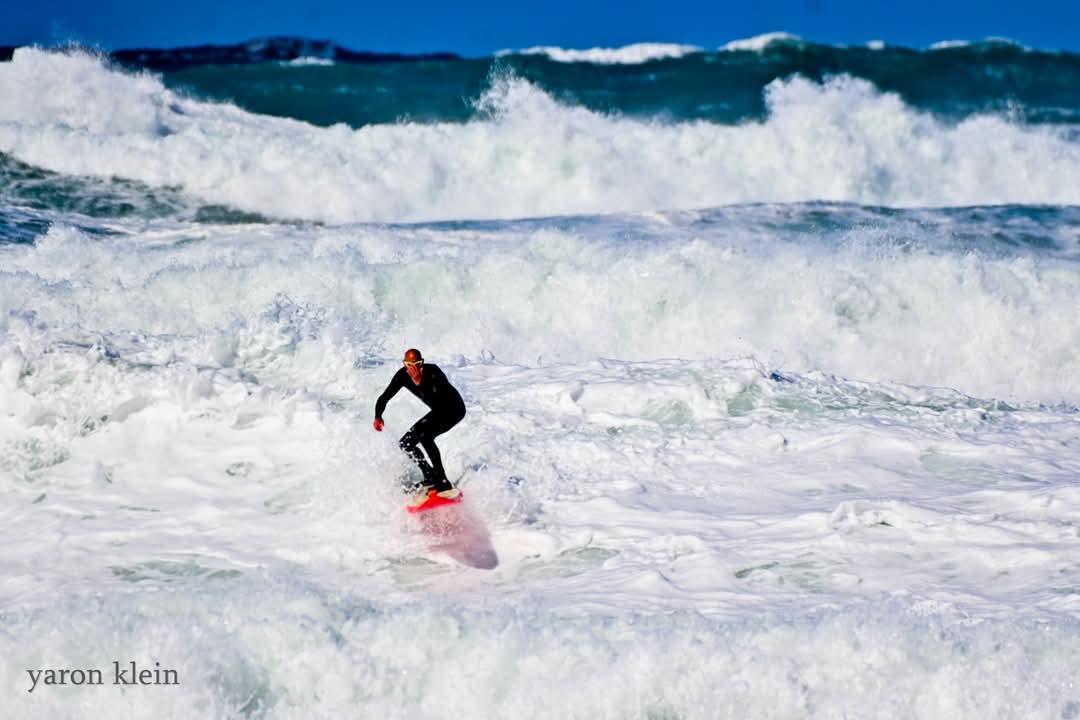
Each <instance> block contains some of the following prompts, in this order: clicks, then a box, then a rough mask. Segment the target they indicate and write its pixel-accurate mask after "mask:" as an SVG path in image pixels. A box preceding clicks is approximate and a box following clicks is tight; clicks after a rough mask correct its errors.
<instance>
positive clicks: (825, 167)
mask: <svg viewBox="0 0 1080 720" xmlns="http://www.w3.org/2000/svg"><path fill="white" fill-rule="evenodd" d="M0 92H2V94H3V96H4V97H6V98H9V99H10V102H6V103H4V105H3V106H2V107H0V151H3V152H6V153H9V154H11V155H13V156H14V157H16V158H18V159H20V160H22V161H25V162H28V163H30V164H33V165H37V166H40V167H43V168H47V169H51V170H55V171H58V172H63V173H76V174H87V175H94V176H102V177H110V176H122V177H129V178H134V179H138V180H141V181H143V182H146V183H148V184H151V185H158V186H178V187H181V188H183V189H184V190H185V191H187V192H188V193H190V194H192V195H194V196H196V197H198V198H201V199H202V200H204V201H206V202H213V203H219V204H227V205H231V206H233V207H237V208H241V209H245V210H251V211H255V212H260V213H264V214H267V215H270V216H277V217H292V218H309V219H319V220H324V221H330V222H345V221H355V220H376V221H414V220H425V219H446V218H467V217H474V218H491V217H501V218H507V217H522V216H536V215H552V214H565V213H597V212H622V211H628V212H629V211H647V210H656V209H664V208H691V207H709V206H715V205H718V204H724V203H738V202H758V201H763V202H772V201H775V202H787V201H796V200H806V199H828V200H840V201H853V202H860V203H868V204H879V205H894V206H908V205H934V206H940V205H964V204H980V203H1006V202H1028V203H1060V204H1070V203H1078V202H1080V189H1078V188H1080V182H1077V178H1078V177H1080V143H1077V142H1076V141H1075V140H1070V139H1069V138H1068V137H1067V135H1066V133H1065V131H1064V130H1061V129H1058V128H1054V127H1048V126H1025V125H1021V124H1016V123H1013V122H1011V121H1009V120H1006V119H1004V118H1000V117H991V116H978V117H972V118H969V119H967V120H964V121H962V122H960V123H957V124H945V123H942V122H940V121H938V120H937V119H935V118H933V117H932V116H930V115H927V114H923V113H920V112H917V111H915V110H913V109H911V108H910V107H908V106H906V105H905V104H904V103H903V102H902V101H901V100H900V99H899V98H898V97H897V96H895V95H891V94H886V93H881V92H878V91H877V90H876V89H875V88H874V87H873V86H872V85H870V84H869V83H867V82H865V81H862V80H857V79H852V78H847V77H840V78H834V79H832V80H829V81H828V82H826V83H825V84H824V85H819V84H816V83H813V82H810V81H808V80H805V79H801V78H792V79H789V80H786V81H776V82H774V83H772V84H771V85H770V86H769V87H768V89H767V91H766V103H767V106H768V110H769V116H768V118H767V119H766V120H765V121H764V122H761V123H746V124H743V125H738V126H725V125H715V124H710V123H706V122H686V123H674V124H664V123H659V122H642V121H636V120H628V119H620V118H617V117H610V116H605V115H601V114H597V113H594V112H590V111H588V110H585V109H583V108H579V107H571V106H566V105H562V104H560V103H558V102H556V101H555V100H554V99H553V98H552V97H550V96H549V95H546V94H545V93H543V92H541V91H540V90H538V89H537V88H536V87H534V86H532V85H530V84H529V83H527V82H525V81H522V80H518V79H514V78H502V79H499V80H496V81H494V83H493V86H492V87H491V89H490V90H489V91H488V92H487V93H486V94H485V95H484V97H483V98H482V99H481V101H480V103H479V107H480V108H481V111H482V118H481V119H476V120H473V121H471V122H468V123H465V124H431V125H420V124H410V123H403V124H396V125H379V126H370V127H365V128H362V129H360V130H353V129H350V128H347V127H345V126H341V125H339V126H334V127H331V128H317V127H313V126H310V125H307V124H304V123H301V122H297V121H293V120H287V119H280V118H269V117H263V116H258V115H252V114H249V113H246V112H243V111H241V110H239V109H237V108H235V107H232V106H228V105H218V104H209V103H202V102H196V101H192V100H188V99H185V98H182V97H180V96H177V95H176V94H174V93H172V92H171V91H169V90H166V89H165V88H164V87H163V86H162V85H161V84H160V82H159V81H158V80H157V79H155V78H154V77H152V76H149V75H128V74H123V73H120V72H117V71H112V70H107V69H105V68H104V67H103V66H102V65H101V63H100V61H98V60H97V59H95V58H91V57H88V56H85V55H63V54H56V53H44V52H41V51H38V50H32V49H25V48H22V49H19V50H18V51H16V53H15V57H14V59H13V60H12V62H9V63H3V64H0Z"/></svg>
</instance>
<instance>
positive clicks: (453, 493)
mask: <svg viewBox="0 0 1080 720" xmlns="http://www.w3.org/2000/svg"><path fill="white" fill-rule="evenodd" d="M464 499H465V495H464V494H463V493H462V492H461V491H460V490H458V489H457V488H451V489H450V490H443V491H442V492H435V490H431V489H429V490H427V491H426V492H421V493H418V494H417V495H414V496H413V498H412V499H411V500H410V501H409V502H408V504H406V505H405V509H406V510H407V511H409V512H410V513H412V514H414V515H415V514H416V513H422V512H428V511H429V510H434V509H435V508H440V507H443V506H446V505H457V504H458V503H460V502H461V501H462V500H464Z"/></svg>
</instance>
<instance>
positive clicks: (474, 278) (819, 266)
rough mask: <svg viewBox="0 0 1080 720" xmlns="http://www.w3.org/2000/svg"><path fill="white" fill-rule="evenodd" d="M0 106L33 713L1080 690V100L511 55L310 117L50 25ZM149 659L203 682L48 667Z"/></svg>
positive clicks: (0, 175) (700, 701)
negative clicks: (930, 92) (393, 108)
mask: <svg viewBox="0 0 1080 720" xmlns="http://www.w3.org/2000/svg"><path fill="white" fill-rule="evenodd" d="M759 46H760V47H759ZM657 47H659V46H657ZM747 47H752V48H758V50H757V51H761V47H764V42H759V43H757V44H756V45H752V46H751V45H747ZM642 48H645V49H649V50H650V52H653V51H655V50H656V48H655V47H652V46H646V45H641V46H634V53H637V52H638V51H639V50H640V51H642V52H644V50H642ZM534 50H535V51H538V52H539V51H540V50H542V49H535V48H530V49H529V50H528V51H521V52H522V53H523V54H526V55H528V54H530V53H532V52H533V51H534ZM683 50H685V51H686V52H687V53H693V52H694V49H691V48H683ZM741 51H742V49H741V48H740V47H732V48H729V49H728V50H726V51H725V52H729V53H730V52H741ZM680 52H681V51H680ZM935 52H948V50H936V51H935ZM624 54H625V53H624ZM698 54H700V53H698ZM630 55H631V56H633V58H634V59H633V60H632V61H624V62H626V63H628V64H629V63H631V62H632V63H633V65H634V66H635V67H636V66H637V64H642V63H645V64H647V63H648V62H680V61H682V60H683V58H681V57H680V56H679V54H678V53H674V54H670V53H667V52H665V53H662V54H661V55H659V56H658V57H657V58H651V57H646V58H641V57H637V56H636V55H634V54H633V53H631V54H630ZM532 60H534V59H533V58H530V61H532ZM583 60H584V61H587V62H593V63H595V64H597V65H598V66H600V67H608V65H607V63H609V62H611V59H610V57H608V56H607V55H604V54H596V53H592V54H589V53H585V54H582V55H579V56H575V57H569V58H564V59H563V61H566V62H582V61H583ZM560 62H561V61H560ZM338 69H339V68H338V67H337V66H336V65H334V64H327V63H318V64H316V63H305V64H304V65H303V66H302V67H299V68H297V67H291V66H283V67H277V66H275V69H274V70H273V72H279V73H287V72H297V71H301V70H302V71H303V72H307V73H323V74H326V73H333V72H336V71H338ZM320 77H321V76H320ZM0 98H3V102H2V103H0V179H2V180H3V182H2V183H0V184H2V187H0V488H2V489H3V492H4V495H5V497H6V499H7V502H5V503H4V505H3V508H2V510H0V513H2V515H0V519H2V527H3V530H2V531H0V533H2V535H0V537H2V538H3V548H4V550H3V552H0V578H2V580H3V582H2V583H0V688H2V690H0V692H2V693H3V698H2V701H0V705H2V706H3V707H4V708H5V714H6V715H7V716H10V717H17V718H24V717H25V718H68V717H71V718H76V717H96V716H113V715H121V716H125V717H147V718H149V717H155V718H157V717H177V718H181V717H215V718H217V717H220V718H268V719H276V718H338V717H377V716H381V717H388V718H424V717H446V716H454V717H476V718H501V717H523V718H551V717H560V718H672V719H673V718H680V719H686V720H690V719H692V718H715V717H739V718H807V717H822V718H835V717H861V718H896V717H911V718H940V717H950V718H985V717H995V718H1032V717H1047V718H1072V717H1077V716H1080V687H1077V684H1076V678H1077V676H1078V673H1080V617H1078V613H1080V489H1078V487H1077V483H1076V481H1077V478H1078V477H1080V380H1078V378H1080V322H1078V320H1077V318H1078V317H1080V300H1078V298H1080V207H1078V205H1080V191H1078V190H1077V188H1078V187H1080V137H1078V136H1077V133H1076V129H1075V126H1073V125H1070V124H1068V123H1051V122H1045V123H1034V122H1027V121H1025V120H1024V118H1023V116H1022V113H1014V114H1009V113H983V112H977V113H972V114H970V115H968V116H966V117H962V118H951V119H950V118H946V117H942V116H941V115H940V114H936V113H934V112H932V111H930V110H928V109H926V108H923V107H918V106H916V105H914V104H912V103H910V102H907V101H906V100H905V99H904V98H902V97H900V96H899V95H897V94H896V93H890V92H887V91H883V90H881V89H880V88H878V87H876V86H875V85H874V84H873V83H871V82H870V81H868V80H866V79H863V78H859V77H856V76H852V75H847V74H841V75H836V76H834V77H830V78H828V79H826V80H824V81H821V82H818V81H815V80H812V79H809V78H806V77H803V76H800V75H798V74H796V75H791V76H787V77H781V78H777V79H775V80H772V81H771V82H770V83H769V84H768V85H767V87H766V89H765V90H764V102H765V106H766V115H765V116H764V117H763V118H761V119H758V120H750V121H745V122H737V123H728V124H725V123H718V122H710V121H705V120H701V119H679V118H673V117H660V116H658V117H654V118H641V117H629V116H626V115H624V114H620V113H618V112H600V111H597V110H595V109H589V108H586V107H584V106H582V105H578V104H575V103H573V102H571V101H569V100H567V98H566V97H564V96H562V95H559V94H557V93H554V92H550V91H549V90H547V89H545V88H544V87H542V86H541V85H540V84H538V83H537V82H534V81H530V80H528V79H526V78H523V77H520V76H518V75H515V74H514V73H512V72H492V74H491V75H490V78H489V81H488V83H487V85H486V88H485V90H484V91H483V92H482V93H481V94H480V95H479V96H477V97H476V98H474V99H473V102H474V107H475V110H474V113H473V115H471V116H470V117H469V118H467V119H465V120H463V121H451V120H448V119H441V120H435V121H427V122H419V121H412V120H409V119H408V118H403V119H401V120H399V121H398V122H394V123H375V124H369V125H364V126H360V127H354V126H352V125H349V124H347V123H344V122H341V123H336V124H331V125H328V126H318V125H314V124H310V123H308V122H304V121H302V120H299V119H296V118H291V117H278V116H270V115H265V114H259V113H255V112H252V111H250V110H248V109H245V108H243V107H241V106H240V105H238V104H232V103H227V102H221V101H219V100H214V99H209V98H206V97H200V96H198V95H197V94H195V93H190V92H183V91H180V90H178V89H176V88H174V87H170V86H169V84H168V83H167V82H166V79H165V78H163V77H162V76H161V75H158V74H153V73H149V72H145V71H133V70H131V69H124V68H121V67H118V66H116V65H113V64H111V63H109V62H108V61H106V60H104V59H102V58H100V57H98V56H94V55H91V54H87V53H84V52H79V51H68V52H50V51H44V50H40V49H32V48H20V49H18V50H16V51H15V53H14V56H13V58H12V60H11V61H10V62H6V63H0ZM413 346H415V347H419V348H421V349H422V350H423V352H424V355H425V357H426V358H427V360H428V362H432V363H436V364H438V365H439V366H440V367H441V368H442V369H443V370H444V371H445V372H446V373H447V375H448V376H449V378H450V379H451V381H452V382H453V383H454V385H455V386H456V387H457V388H458V389H459V390H460V391H461V394H462V396H463V397H464V399H465V402H466V405H467V409H468V414H467V416H466V418H465V420H464V421H463V422H462V423H461V424H460V425H458V426H457V427H456V428H454V429H453V430H451V431H450V432H449V433H447V434H446V435H444V436H441V437H440V439H439V445H440V448H442V453H443V458H444V462H445V463H446V465H447V470H448V473H449V475H450V477H451V479H453V480H454V481H455V482H457V483H458V484H459V485H460V487H461V488H462V489H463V490H464V492H465V496H466V505H467V508H468V511H469V512H470V513H471V514H472V516H473V517H474V518H475V519H476V521H477V522H479V523H480V524H482V526H483V528H484V530H485V532H486V533H487V534H488V536H489V537H490V542H491V544H492V547H493V548H494V551H495V553H496V554H497V558H498V562H497V565H496V566H495V567H493V568H487V569H484V568H477V567H470V566H469V565H468V564H467V563H462V562H460V561H459V560H457V559H455V558H454V557H451V556H449V555H448V554H447V553H445V552H440V551H439V550H438V548H433V547H432V546H431V542H430V539H429V538H428V537H426V536H425V535H424V534H423V533H422V532H419V531H418V528H417V525H416V523H415V520H414V519H412V518H410V516H408V515H407V514H406V513H404V511H403V508H402V503H403V500H402V496H401V494H400V492H399V490H398V486H399V482H400V480H401V479H402V478H407V477H408V476H409V472H410V470H409V467H408V463H407V460H406V458H405V457H404V456H403V454H402V453H401V452H400V450H399V449H398V447H397V442H396V441H397V438H398V437H399V436H400V435H401V434H402V433H404V432H405V431H406V430H407V429H408V427H409V426H410V424H411V423H412V422H414V421H415V420H416V419H417V418H418V417H419V416H420V415H421V414H422V413H423V412H424V408H423V406H422V405H421V404H420V403H419V401H417V400H415V399H414V398H412V397H411V396H408V395H407V394H405V393H402V394H400V395H399V396H398V397H397V398H395V400H394V401H393V402H392V403H391V404H390V406H389V408H388V410H387V412H386V414H385V420H386V424H387V431H386V432H383V433H376V432H374V431H373V430H372V427H371V421H372V416H373V407H374V402H375V398H376V397H377V396H378V395H379V393H380V392H382V390H383V388H384V387H385V386H386V384H387V382H388V381H389V380H390V377H391V375H392V374H393V373H394V372H395V371H396V370H397V369H398V368H399V367H400V362H401V355H402V352H403V350H404V349H405V348H408V347H413ZM129 660H130V661H135V662H137V663H138V664H139V665H140V666H148V667H153V666H154V663H160V666H161V667H166V668H170V669H173V670H175V671H176V672H177V674H178V677H179V679H180V682H179V685H177V686H168V687H165V686H161V687H150V686H147V687H117V686H114V685H112V684H111V683H110V684H106V685H104V686H100V687H94V686H72V685H67V686H55V685H50V686H41V685H38V686H37V687H36V688H34V689H33V692H30V691H29V689H30V688H31V677H30V675H29V674H28V671H31V670H39V669H44V668H83V669H86V668H103V669H104V668H108V667H111V664H112V663H113V662H114V661H119V662H121V663H126V662H127V661H129Z"/></svg>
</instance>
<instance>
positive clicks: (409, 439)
mask: <svg viewBox="0 0 1080 720" xmlns="http://www.w3.org/2000/svg"><path fill="white" fill-rule="evenodd" d="M403 364H404V367H402V368H401V369H400V370H398V371H397V372H396V373H394V377H393V378H391V379H390V384H389V385H387V386H386V390H384V391H383V394H382V395H380V396H379V399H378V400H376V401H375V423H374V425H375V429H376V430H377V431H379V432H382V429H383V419H382V414H383V410H385V409H386V403H388V402H390V398H392V397H394V396H395V395H397V392H398V390H400V389H401V388H406V389H408V391H409V392H411V393H412V394H413V395H415V396H416V397H418V398H420V400H421V402H423V403H424V404H425V405H427V406H428V407H429V408H431V411H430V412H429V413H428V414H426V415H424V417H422V418H420V419H419V420H417V421H416V424H415V425H413V426H412V427H411V428H409V432H407V433H405V434H404V435H402V436H401V440H400V443H399V444H400V445H401V449H402V450H404V451H405V454H406V455H408V456H409V457H410V458H412V460H413V462H415V463H416V465H417V466H418V467H419V468H420V472H421V473H423V475H424V485H425V486H427V487H429V488H431V489H433V490H435V491H436V492H438V493H443V492H445V491H448V490H452V489H453V487H454V486H453V485H452V484H451V483H450V481H449V480H447V479H446V470H444V469H443V464H442V456H441V455H440V454H439V448H438V447H436V445H435V438H436V436H438V435H442V434H443V433H444V432H446V431H447V430H449V429H450V428H452V427H454V426H455V425H457V424H458V423H459V422H461V419H462V418H463V417H465V403H464V401H463V400H462V399H461V395H460V394H459V393H458V391H457V390H455V389H454V386H453V385H451V384H450V381H449V380H447V379H446V374H445V373H443V371H442V370H440V369H439V366H438V365H427V366H425V365H424V358H423V357H422V356H421V355H420V351H419V350H417V349H416V348H409V349H408V350H406V351H405V359H404V361H403ZM420 448H423V449H424V451H425V452H427V458H426V459H425V458H424V453H423V452H421V451H420Z"/></svg>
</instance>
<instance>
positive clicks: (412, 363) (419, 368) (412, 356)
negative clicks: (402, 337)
mask: <svg viewBox="0 0 1080 720" xmlns="http://www.w3.org/2000/svg"><path fill="white" fill-rule="evenodd" d="M402 362H403V363H404V364H405V372H407V373H409V378H410V379H411V380H412V381H413V382H414V383H416V384H417V385H419V384H420V378H421V376H422V375H423V371H424V357H423V356H422V355H421V354H420V351H419V350H417V349H416V348H409V349H408V350H406V351H405V359H404V360H403V361H402Z"/></svg>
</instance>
